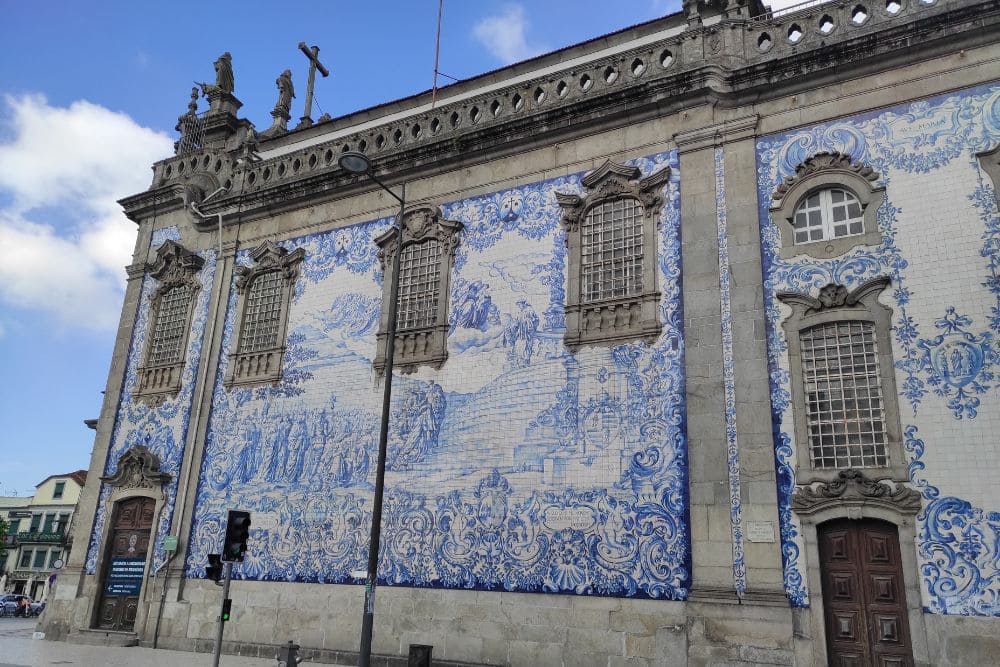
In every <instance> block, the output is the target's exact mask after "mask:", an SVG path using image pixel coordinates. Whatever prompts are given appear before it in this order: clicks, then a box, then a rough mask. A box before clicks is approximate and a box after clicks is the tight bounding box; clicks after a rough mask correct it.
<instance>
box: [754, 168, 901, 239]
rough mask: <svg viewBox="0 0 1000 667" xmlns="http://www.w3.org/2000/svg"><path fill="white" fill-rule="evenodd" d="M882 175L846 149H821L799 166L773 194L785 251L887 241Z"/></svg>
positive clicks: (774, 209)
mask: <svg viewBox="0 0 1000 667" xmlns="http://www.w3.org/2000/svg"><path fill="white" fill-rule="evenodd" d="M878 178H879V175H878V174H877V173H875V171H873V170H872V169H871V167H868V166H866V165H864V164H861V163H858V162H855V161H854V160H853V158H851V156H849V155H845V154H843V153H817V154H816V155H813V156H812V157H810V158H807V159H806V160H804V161H803V162H802V164H800V165H799V166H798V167H796V168H795V174H794V175H793V176H789V177H788V178H786V179H785V180H784V181H782V183H781V185H779V186H778V187H777V188H776V189H775V191H774V193H773V194H772V195H771V198H772V205H771V216H772V219H773V220H774V222H775V224H776V225H777V226H778V231H779V232H781V245H780V247H779V248H778V254H779V255H780V256H781V257H786V258H787V257H794V256H796V255H803V254H805V255H809V256H810V257H815V258H817V259H831V258H833V257H839V256H840V255H843V254H844V253H846V252H848V251H850V250H851V249H852V248H854V247H855V246H858V245H878V244H879V243H881V242H882V232H881V231H880V230H879V226H878V221H877V219H876V214H877V212H878V209H879V208H880V207H881V206H882V204H883V202H884V201H885V188H883V187H881V186H879V185H877V181H878Z"/></svg>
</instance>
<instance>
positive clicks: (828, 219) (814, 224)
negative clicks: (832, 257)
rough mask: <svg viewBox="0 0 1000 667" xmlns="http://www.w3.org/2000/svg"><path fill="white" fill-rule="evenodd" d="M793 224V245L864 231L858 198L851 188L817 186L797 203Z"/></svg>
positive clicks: (828, 239)
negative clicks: (816, 188) (819, 188)
mask: <svg viewBox="0 0 1000 667" xmlns="http://www.w3.org/2000/svg"><path fill="white" fill-rule="evenodd" d="M792 227H794V229H795V245H802V244H803V243H812V242H814V241H830V240H832V239H839V238H843V237H845V236H857V235H859V234H863V233H864V231H865V221H864V216H863V214H862V210H861V202H860V201H858V198H857V197H855V196H854V193H853V192H851V191H850V190H844V189H842V188H825V189H823V190H817V191H815V192H812V193H810V194H809V195H808V196H807V197H805V198H804V199H803V200H802V201H801V203H799V206H798V208H796V209H795V217H794V218H793V220H792Z"/></svg>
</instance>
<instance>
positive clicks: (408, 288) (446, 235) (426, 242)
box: [373, 206, 462, 375]
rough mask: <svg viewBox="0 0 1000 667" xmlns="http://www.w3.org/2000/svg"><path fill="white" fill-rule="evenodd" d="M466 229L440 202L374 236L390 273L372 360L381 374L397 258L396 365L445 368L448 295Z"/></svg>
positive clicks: (402, 368) (413, 212)
mask: <svg viewBox="0 0 1000 667" xmlns="http://www.w3.org/2000/svg"><path fill="white" fill-rule="evenodd" d="M461 231H462V223H460V222H455V221H452V220H445V219H444V217H443V215H442V214H441V210H440V209H438V208H437V207H433V206H421V207H418V208H415V209H412V210H408V211H406V212H405V213H404V215H403V221H402V225H401V227H397V226H395V225H393V227H392V228H391V229H389V230H388V231H387V232H386V233H385V234H383V235H382V236H380V237H379V238H377V239H376V240H375V243H377V244H378V246H379V248H380V249H381V252H380V253H379V257H380V258H381V260H382V271H383V274H382V275H383V276H385V278H386V279H385V280H384V281H383V284H382V314H381V318H380V319H379V332H378V342H377V347H376V350H375V362H374V364H373V365H374V368H375V372H376V374H378V375H382V373H384V372H385V362H386V356H385V355H386V343H387V341H388V335H387V334H388V328H389V309H390V307H391V302H390V294H391V291H392V285H391V284H390V282H391V279H392V270H391V267H392V264H391V262H392V261H393V260H395V259H398V260H399V300H398V301H397V308H398V309H397V311H396V342H395V348H394V349H395V352H394V359H393V364H394V368H395V369H396V370H398V371H399V372H402V373H409V372H412V371H415V370H416V369H417V368H418V367H420V366H431V367H433V368H440V367H441V365H442V364H443V363H444V362H445V360H446V359H447V358H448V345H447V339H448V295H449V293H450V291H451V288H450V284H451V268H452V265H453V263H454V260H455V250H456V249H457V248H458V243H459V238H460V232H461Z"/></svg>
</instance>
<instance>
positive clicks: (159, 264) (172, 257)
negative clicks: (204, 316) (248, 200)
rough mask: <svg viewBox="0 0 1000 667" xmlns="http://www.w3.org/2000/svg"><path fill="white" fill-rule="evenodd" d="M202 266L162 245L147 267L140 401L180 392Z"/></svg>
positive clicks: (183, 251) (199, 260) (184, 252)
mask: <svg viewBox="0 0 1000 667" xmlns="http://www.w3.org/2000/svg"><path fill="white" fill-rule="evenodd" d="M204 263H205V261H204V260H203V259H202V258H201V257H199V256H198V255H197V254H195V253H193V252H191V251H189V250H186V249H184V248H183V247H182V246H180V245H179V244H178V243H176V242H174V241H165V242H164V243H163V244H162V245H161V246H160V247H159V248H157V250H156V260H155V262H153V263H151V264H149V265H147V267H146V268H147V271H148V272H149V276H150V277H151V278H152V279H153V280H156V281H158V283H159V286H158V287H157V289H156V291H154V292H153V295H152V298H151V300H150V303H149V312H150V315H149V328H148V329H147V331H146V340H145V344H144V352H143V357H142V365H141V366H140V367H139V370H138V373H137V382H136V385H135V388H134V390H133V395H134V396H135V397H136V398H137V399H138V400H140V401H144V402H150V403H152V404H154V405H157V404H159V403H160V402H161V401H163V400H166V398H167V397H168V396H173V395H176V394H177V392H178V391H180V387H181V381H182V378H183V370H184V353H185V349H186V347H187V340H188V334H189V330H190V328H191V317H192V314H193V310H194V309H193V305H194V301H195V297H196V295H197V294H198V290H199V289H201V283H200V281H199V280H198V278H197V274H198V272H199V271H200V270H201V267H202V266H203V265H204ZM57 488H58V487H57ZM60 495H61V491H60ZM57 497H59V496H57Z"/></svg>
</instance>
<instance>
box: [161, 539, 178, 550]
mask: <svg viewBox="0 0 1000 667" xmlns="http://www.w3.org/2000/svg"><path fill="white" fill-rule="evenodd" d="M163 548H164V550H166V551H177V536H176V535H167V536H166V537H164V538H163Z"/></svg>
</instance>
